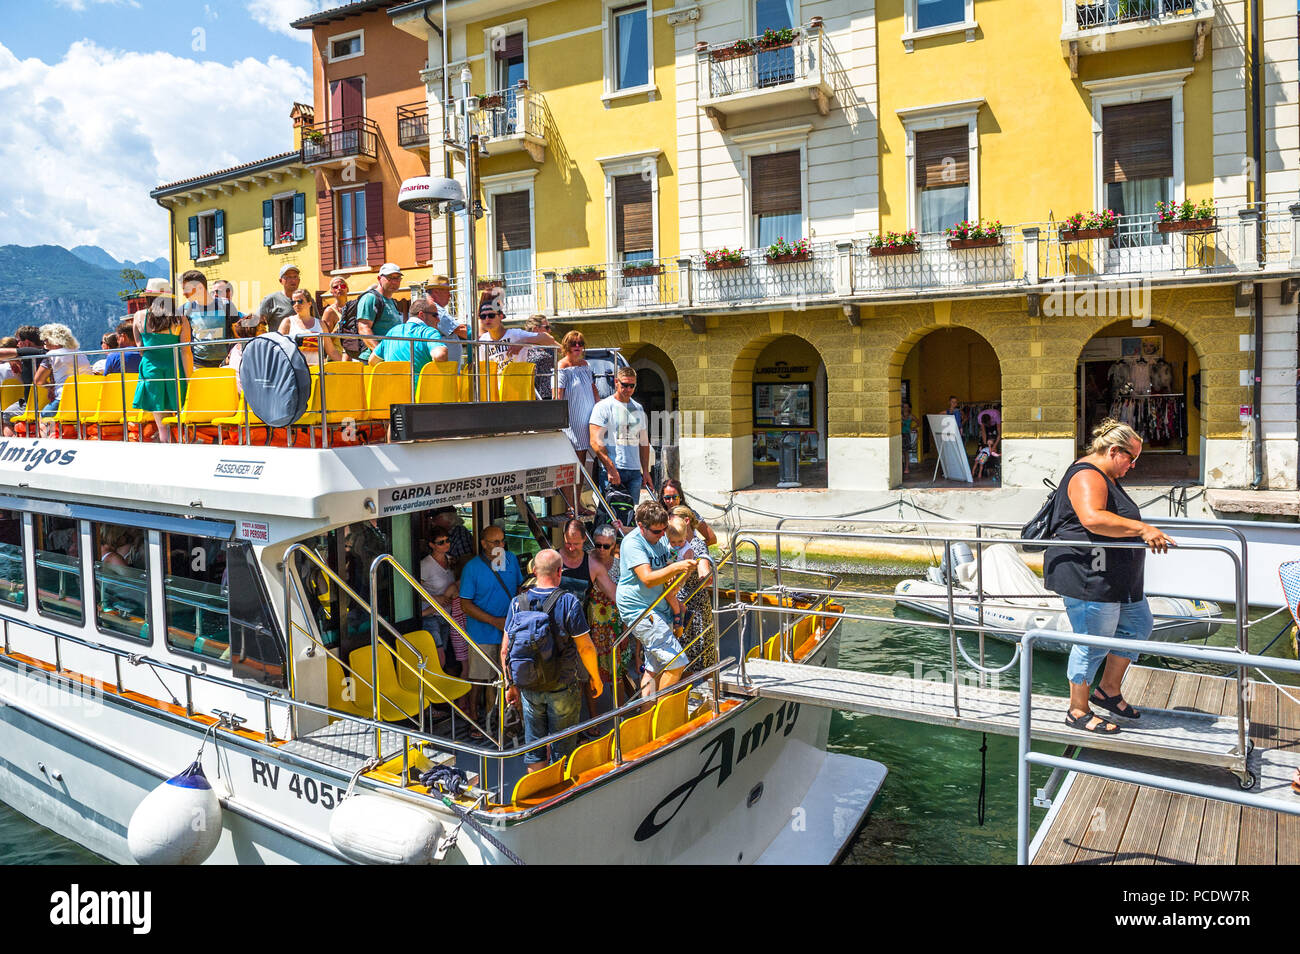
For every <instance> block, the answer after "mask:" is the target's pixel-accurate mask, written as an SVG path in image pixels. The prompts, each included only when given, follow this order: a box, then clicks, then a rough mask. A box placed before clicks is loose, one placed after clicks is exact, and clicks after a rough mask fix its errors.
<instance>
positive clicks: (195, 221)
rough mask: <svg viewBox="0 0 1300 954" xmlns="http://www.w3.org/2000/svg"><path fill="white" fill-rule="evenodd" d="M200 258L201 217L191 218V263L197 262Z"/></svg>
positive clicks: (193, 216)
mask: <svg viewBox="0 0 1300 954" xmlns="http://www.w3.org/2000/svg"><path fill="white" fill-rule="evenodd" d="M198 257H199V217H198V216H197V215H191V216H190V261H192V262H193V261H197V260H198Z"/></svg>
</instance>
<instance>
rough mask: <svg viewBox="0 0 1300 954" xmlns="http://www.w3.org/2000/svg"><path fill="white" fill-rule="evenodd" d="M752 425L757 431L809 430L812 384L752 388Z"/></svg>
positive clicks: (764, 385) (810, 423)
mask: <svg viewBox="0 0 1300 954" xmlns="http://www.w3.org/2000/svg"><path fill="white" fill-rule="evenodd" d="M754 423H755V424H756V425H758V426H760V427H773V426H776V427H812V383H811V382H804V383H792V384H755V385H754Z"/></svg>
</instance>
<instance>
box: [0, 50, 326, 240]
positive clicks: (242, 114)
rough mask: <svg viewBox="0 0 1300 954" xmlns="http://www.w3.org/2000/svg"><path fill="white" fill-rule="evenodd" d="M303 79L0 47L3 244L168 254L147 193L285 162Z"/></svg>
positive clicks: (306, 82) (306, 94) (253, 65)
mask: <svg viewBox="0 0 1300 954" xmlns="http://www.w3.org/2000/svg"><path fill="white" fill-rule="evenodd" d="M310 97H311V79H310V76H309V75H308V74H307V72H306V71H305V70H303V69H301V68H299V67H296V66H294V65H293V64H291V63H289V62H288V61H286V60H283V59H280V58H279V57H271V59H270V60H268V61H266V62H262V61H259V60H255V59H245V60H240V61H238V62H235V63H232V64H228V65H227V64H222V63H215V62H202V63H200V62H197V61H194V60H188V59H185V58H183V57H179V56H174V55H173V54H170V53H162V52H155V53H122V52H117V51H112V50H106V49H104V48H103V47H100V46H97V45H95V44H94V43H92V42H90V41H88V40H81V41H78V42H76V43H74V44H72V46H70V47H69V48H68V52H67V54H65V56H64V57H63V59H62V60H60V61H59V62H57V63H53V64H50V63H45V62H43V61H41V60H39V59H35V58H31V59H25V60H19V59H17V58H16V57H15V56H14V55H13V53H12V52H11V51H10V50H9V49H8V48H6V47H5V46H4V45H3V44H0V115H3V116H4V117H5V130H6V131H5V135H4V136H3V137H0V168H2V169H3V170H4V172H3V175H0V244H17V245H41V244H53V245H63V246H65V247H68V248H71V247H72V246H74V245H80V244H83V243H84V244H88V245H100V246H102V247H104V248H105V249H107V250H108V252H109V253H110V254H112V255H113V256H114V257H116V258H131V259H141V258H153V257H155V256H157V255H160V254H164V253H165V250H166V248H167V244H168V242H167V213H166V211H165V210H163V209H162V208H161V207H159V206H158V205H157V204H156V203H155V202H154V201H153V200H152V199H150V198H149V190H150V189H152V188H154V187H155V186H157V185H159V184H161V183H164V182H171V181H175V180H177V179H185V178H189V177H191V176H197V175H202V174H204V173H207V172H213V171H215V170H217V169H223V168H226V167H227V166H233V165H238V164H239V163H242V162H249V161H252V160H254V159H261V158H264V157H266V156H269V155H274V154H276V153H280V152H286V151H288V150H289V149H290V148H292V145H293V132H292V126H291V123H290V120H289V109H290V107H291V105H292V104H293V103H294V102H295V101H306V100H309V99H310Z"/></svg>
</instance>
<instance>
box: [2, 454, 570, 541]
mask: <svg viewBox="0 0 1300 954" xmlns="http://www.w3.org/2000/svg"><path fill="white" fill-rule="evenodd" d="M576 468H577V462H576V458H575V457H574V452H573V446H572V445H571V444H570V443H569V441H568V439H567V438H565V436H564V435H563V434H562V433H560V432H549V433H527V434H506V435H500V436H493V437H472V438H463V439H448V440H439V441H425V442H413V443H403V444H369V445H357V446H350V447H340V448H331V449H329V450H325V449H321V448H316V449H307V448H286V447H271V446H229V445H219V444H187V445H168V444H153V443H143V444H141V443H134V442H128V443H123V442H121V441H107V440H105V441H95V440H66V439H54V440H50V439H43V438H3V439H0V483H3V484H4V486H5V490H4V491H3V496H0V501H4V500H8V501H9V505H10V506H13V507H16V508H18V509H29V510H30V509H37V510H39V509H48V508H49V507H52V506H55V507H63V508H65V509H67V508H75V507H76V506H78V505H81V506H90V507H95V506H100V507H106V506H112V507H117V508H126V509H133V510H147V511H149V512H156V513H167V514H173V515H177V516H186V517H196V516H201V517H205V518H209V519H221V520H229V521H239V520H241V519H246V518H253V519H254V521H255V522H256V523H257V524H259V528H258V532H259V533H260V535H261V536H260V539H256V540H255V541H254V542H257V543H261V544H265V543H273V542H275V541H277V540H285V539H290V538H292V537H295V536H300V535H301V534H302V533H304V532H308V531H309V530H310V529H311V528H313V527H320V526H324V525H329V524H335V523H354V522H357V521H361V520H369V519H373V518H375V517H383V516H391V515H394V514H400V513H407V512H412V511H416V510H424V509H429V508H432V507H437V506H443V505H447V504H457V503H462V502H466V501H470V500H477V499H483V498H485V497H502V496H506V495H510V494H524V493H528V494H535V493H550V492H551V491H552V490H554V489H555V488H558V487H565V486H569V485H571V484H572V483H573V482H574V480H575V479H576ZM0 505H3V503H0ZM72 515H75V514H72Z"/></svg>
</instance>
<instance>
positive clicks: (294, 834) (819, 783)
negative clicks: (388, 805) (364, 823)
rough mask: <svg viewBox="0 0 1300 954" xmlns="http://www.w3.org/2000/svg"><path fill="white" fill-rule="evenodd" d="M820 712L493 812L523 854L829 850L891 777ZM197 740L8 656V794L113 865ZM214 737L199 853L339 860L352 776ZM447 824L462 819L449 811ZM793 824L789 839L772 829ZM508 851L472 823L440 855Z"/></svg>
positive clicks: (0, 670)
mask: <svg viewBox="0 0 1300 954" xmlns="http://www.w3.org/2000/svg"><path fill="white" fill-rule="evenodd" d="M837 640H838V635H837V634H832V635H831V636H830V637H829V638H828V639H827V640H826V641H825V643H824V644H823V646H822V647H821V648H820V649H819V650H818V651H817V653H816V654H815V655H814V659H815V662H816V664H820V665H826V664H828V662H833V659H834V656H835V643H836V642H837ZM829 725H830V712H829V710H826V709H818V708H812V707H808V706H802V707H801V706H798V705H794V704H790V703H781V702H775V701H771V700H760V699H754V700H747V701H744V702H743V703H742V704H741V705H739V706H737V707H736V708H735V709H733V710H732V711H730V712H728V713H725V714H724V716H723V717H722V718H720V719H718V720H716V721H715V722H713V723H710V724H709V725H708V726H706V727H705V728H703V729H702V730H700V731H699V732H697V733H694V734H692V735H691V736H689V737H687V738H685V739H682V740H680V741H678V742H677V743H674V744H673V745H670V746H668V747H666V748H664V749H663V750H661V751H659V752H656V753H653V754H652V755H650V756H648V757H645V758H644V759H640V760H638V761H637V762H635V763H629V765H628V767H627V768H626V769H624V770H623V771H620V772H616V773H611V774H610V775H609V776H606V777H605V778H603V779H601V780H599V781H598V782H597V783H595V784H594V785H593V786H592V787H591V788H589V789H586V790H584V791H581V792H578V791H575V792H573V793H571V795H570V797H567V798H561V799H558V800H556V801H554V802H552V803H550V804H548V805H546V806H544V807H542V808H540V809H537V810H534V811H533V812H530V813H525V814H514V815H501V816H496V817H490V819H485V823H486V824H487V825H488V826H489V827H490V828H491V829H492V830H493V834H494V835H495V836H496V837H497V838H498V839H499V840H500V841H501V842H502V843H504V844H505V845H506V846H507V847H508V848H509V849H510V850H511V851H512V852H514V853H515V854H516V855H518V856H519V857H521V858H522V859H524V860H525V861H527V862H529V863H548V862H550V863H585V864H656V863H664V864H667V863H711V864H718V863H751V862H755V861H758V860H759V859H760V858H762V860H763V861H765V862H772V861H778V862H779V861H799V862H808V861H820V862H823V863H825V862H829V861H832V860H834V859H835V858H836V857H837V856H838V855H839V853H840V852H841V851H842V850H843V849H844V847H845V846H846V844H847V842H848V840H849V839H850V838H851V837H852V835H853V833H854V832H855V831H856V830H857V827H858V825H859V824H860V822H861V820H862V818H863V817H864V816H865V814H866V812H867V810H868V809H869V807H870V805H871V802H872V800H873V799H874V797H875V794H876V792H877V791H878V790H879V786H880V784H881V782H882V781H883V778H884V774H885V770H884V766H882V765H879V763H875V762H869V761H867V760H860V759H850V760H847V761H845V759H844V758H843V757H840V756H835V757H833V759H832V761H831V762H830V763H828V762H827V758H828V757H827V753H826V751H825V749H826V741H827V734H828V731H829ZM201 736H202V727H201V726H198V725H197V724H196V723H194V722H193V721H191V720H189V719H186V718H184V717H183V716H180V715H173V714H170V713H165V712H159V711H158V710H156V709H151V708H149V707H146V706H142V705H140V704H138V703H133V702H131V701H129V700H124V699H121V698H119V697H117V696H115V695H113V694H101V693H94V692H91V691H88V690H86V689H84V688H83V687H82V686H81V685H80V684H78V683H75V682H72V681H70V680H67V679H64V678H62V677H59V676H54V675H53V674H49V673H47V672H45V671H43V670H40V669H33V668H30V667H27V666H25V665H23V664H22V663H21V662H19V661H17V660H14V659H13V658H11V657H0V752H3V753H4V754H3V758H2V759H0V800H3V801H4V802H6V803H7V804H9V805H11V806H12V807H13V808H15V809H16V810H18V811H19V812H21V813H22V814H24V815H26V816H27V817H29V818H31V819H32V820H33V821H35V822H36V823H38V824H40V825H42V826H44V827H46V828H49V829H51V830H53V831H55V832H57V833H58V834H60V835H62V836H64V837H66V838H68V839H69V840H71V841H74V842H77V843H78V844H81V845H84V846H85V847H87V848H88V849H90V850H91V851H94V852H95V853H97V854H99V855H102V856H103V857H105V858H108V859H110V860H112V861H116V862H121V863H131V861H132V859H131V857H130V853H129V852H128V850H127V842H126V832H127V826H128V824H129V822H130V818H131V814H132V812H134V811H135V809H136V807H137V806H138V805H139V804H140V802H141V801H142V800H143V799H144V797H145V796H146V795H147V794H148V793H149V792H150V791H152V790H153V789H154V788H155V787H156V786H157V785H158V784H159V783H161V782H162V781H163V780H164V779H166V778H168V777H169V776H171V775H173V774H174V773H175V772H176V771H178V770H180V769H181V768H183V767H184V766H185V765H187V764H189V762H190V761H191V760H193V758H194V753H195V750H196V749H197V747H198V743H199V740H200V738H201ZM219 743H220V744H219V745H214V744H213V743H212V742H209V743H208V745H207V746H206V748H205V751H204V756H203V765H204V769H205V772H206V773H207V775H208V777H209V779H211V780H212V782H213V785H214V787H215V788H216V789H217V792H218V794H219V795H220V796H221V801H222V806H223V809H224V812H223V831H222V834H221V838H220V840H219V842H218V845H217V848H216V850H215V852H214V853H213V854H212V856H211V857H210V859H209V863H215V864H260V863H300V864H318V863H332V862H340V861H344V860H345V859H343V858H342V856H340V855H339V854H338V853H337V852H336V851H335V850H334V848H333V846H332V845H331V844H330V841H329V836H328V825H329V819H330V812H331V810H332V808H333V806H334V805H335V804H337V802H338V801H339V800H340V799H341V797H342V794H343V791H344V790H345V789H346V786H347V782H348V780H347V778H346V777H343V776H342V775H338V774H333V773H331V772H329V771H328V770H323V767H321V766H319V765H314V764H307V763H305V762H303V761H301V760H299V759H296V758H294V757H293V756H292V755H290V754H289V753H283V752H278V751H277V749H276V748H274V747H272V746H267V745H263V744H260V743H259V742H258V741H257V740H256V739H249V738H246V737H240V738H235V737H233V736H231V735H230V734H229V733H226V732H221V733H219ZM840 789H842V791H841V790H840ZM424 804H426V805H428V802H427V801H425V802H424ZM446 823H447V825H448V827H450V826H452V825H454V824H455V819H454V818H453V817H451V815H450V814H449V813H448V814H447V818H446ZM790 833H796V834H797V835H798V837H797V838H794V839H792V838H790V837H785V838H784V839H783V838H782V836H783V834H784V835H787V836H788V835H789V834H790ZM795 845H797V847H798V850H797V851H794V850H793V848H794V846H795ZM783 846H785V847H784V848H783ZM506 860H507V859H505V857H504V856H502V855H501V853H500V852H498V851H497V850H496V849H495V848H493V847H491V846H490V845H489V844H488V843H487V842H486V841H484V840H482V839H481V838H480V837H479V836H478V835H477V834H475V833H474V832H473V831H472V830H471V829H470V828H468V827H466V828H464V829H462V831H461V833H460V838H459V842H458V847H457V848H455V849H453V850H452V852H451V853H450V854H449V855H448V857H447V861H448V862H468V863H484V862H486V863H501V862H504V861H506Z"/></svg>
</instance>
